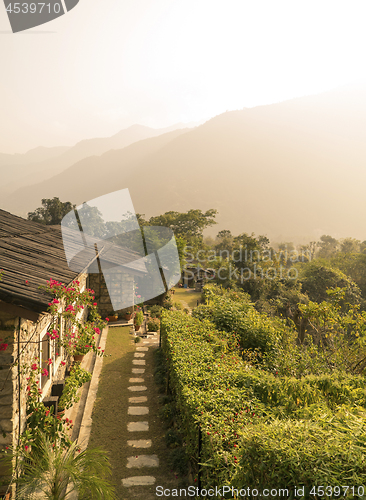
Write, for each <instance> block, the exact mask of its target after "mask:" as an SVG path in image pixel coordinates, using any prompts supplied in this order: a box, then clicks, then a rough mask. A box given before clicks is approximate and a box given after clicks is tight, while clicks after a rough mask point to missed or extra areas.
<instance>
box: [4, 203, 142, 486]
mask: <svg viewBox="0 0 366 500" xmlns="http://www.w3.org/2000/svg"><path fill="white" fill-rule="evenodd" d="M118 252H119V254H120V253H121V250H120V249H119V250H118V251H117V253H118ZM99 258H100V255H99V254H98V253H95V252H90V256H89V259H88V263H87V265H86V266H85V268H84V269H82V270H81V271H79V272H75V271H72V270H70V268H69V266H68V264H67V261H66V257H65V251H64V246H63V241H62V235H61V229H60V228H59V227H57V226H45V225H42V224H38V223H35V222H32V221H28V220H25V219H22V218H21V217H17V216H15V215H12V214H10V213H8V212H5V211H3V210H0V269H2V270H3V273H4V274H3V276H2V280H1V281H0V339H1V340H0V450H4V448H5V447H7V446H8V447H10V446H16V445H17V443H18V439H19V437H20V435H21V434H22V432H23V430H24V427H25V423H26V412H25V409H26V386H27V383H26V380H24V378H25V376H24V375H22V367H23V366H25V365H29V363H30V362H31V361H32V360H33V359H34V358H35V357H37V358H38V359H40V360H42V361H41V362H42V364H43V365H44V367H46V366H47V370H48V376H43V377H40V379H39V388H40V390H41V391H42V394H41V396H40V398H41V400H43V401H45V404H47V398H49V397H50V396H51V394H52V390H53V387H54V386H55V384H57V382H58V381H59V380H62V379H64V378H65V370H66V369H67V367H68V365H69V363H70V360H69V359H67V356H66V353H64V352H63V348H62V347H61V346H60V345H59V344H58V339H55V340H51V339H50V338H49V336H47V335H46V333H47V331H48V329H49V327H50V326H51V325H52V324H53V321H54V318H53V316H52V315H50V314H49V313H48V312H47V309H48V303H49V302H50V295H48V294H47V293H46V292H45V291H43V290H40V289H39V287H40V286H41V285H46V283H47V280H50V279H55V280H57V281H59V282H62V283H64V284H71V283H72V281H74V280H78V281H79V282H80V284H81V287H82V289H85V288H92V289H94V290H95V292H96V293H95V298H96V301H97V303H98V307H99V310H100V313H101V315H102V316H103V315H104V316H105V315H106V314H109V313H110V312H111V310H112V309H113V307H112V305H111V301H110V298H109V294H108V290H107V286H106V282H105V280H104V276H103V274H100V273H99V272H98V266H99V268H100V264H99V262H98V260H99ZM120 258H121V255H120ZM124 258H125V259H126V260H127V259H128V255H125V256H124ZM84 260H85V256H84ZM130 260H131V259H130ZM110 265H111V266H112V267H113V265H114V263H113V262H112V263H111V264H110ZM135 272H136V274H140V275H141V274H143V273H144V272H146V270H145V271H144V269H143V268H141V269H137V270H135ZM110 275H112V276H113V273H110ZM115 284H116V286H118V287H119V290H120V291H121V293H122V290H125V292H126V290H128V293H133V286H134V284H133V278H131V277H130V278H129V279H124V281H121V280H120V281H118V279H117V280H116V283H115ZM79 314H80V317H82V315H86V314H87V311H86V310H84V311H81V312H80V313H79ZM57 326H58V327H59V329H60V332H61V335H62V332H63V329H64V328H65V325H57ZM6 344H7V347H6ZM5 347H6V348H5ZM49 359H51V360H52V364H51V365H50V366H48V365H47V361H48V360H49ZM0 453H2V452H0ZM8 474H9V471H8V470H7V469H6V467H4V465H2V464H1V455H0V480H1V481H2V482H1V486H0V495H3V494H5V492H6V491H7V489H8V485H9V481H10V477H9V475H8Z"/></svg>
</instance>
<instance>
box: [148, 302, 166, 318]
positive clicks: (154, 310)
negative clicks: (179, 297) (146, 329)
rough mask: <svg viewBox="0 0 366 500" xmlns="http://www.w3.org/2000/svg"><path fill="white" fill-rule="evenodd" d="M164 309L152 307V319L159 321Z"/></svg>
mask: <svg viewBox="0 0 366 500" xmlns="http://www.w3.org/2000/svg"><path fill="white" fill-rule="evenodd" d="M162 309H163V308H162V307H161V306H158V305H154V306H151V307H150V308H149V311H150V316H151V317H152V318H158V319H160V317H161V311H162Z"/></svg>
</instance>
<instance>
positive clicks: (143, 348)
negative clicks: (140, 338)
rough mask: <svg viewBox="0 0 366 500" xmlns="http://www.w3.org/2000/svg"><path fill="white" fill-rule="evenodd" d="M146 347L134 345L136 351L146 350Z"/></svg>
mask: <svg viewBox="0 0 366 500" xmlns="http://www.w3.org/2000/svg"><path fill="white" fill-rule="evenodd" d="M148 350H149V348H148V347H136V351H148Z"/></svg>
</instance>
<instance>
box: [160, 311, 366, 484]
mask: <svg viewBox="0 0 366 500" xmlns="http://www.w3.org/2000/svg"><path fill="white" fill-rule="evenodd" d="M161 335H162V348H163V352H164V354H165V358H166V362H167V366H168V371H169V386H170V388H171V390H172V392H173V394H174V396H175V400H176V405H177V411H178V414H179V415H180V420H181V422H180V425H181V428H182V431H183V433H184V435H185V438H186V443H185V444H186V449H187V453H188V455H189V457H190V459H191V463H192V465H193V467H194V469H195V470H196V471H197V470H198V464H199V463H200V464H201V467H202V484H203V485H204V486H216V485H220V484H235V485H237V486H240V485H243V484H246V485H250V486H251V487H256V486H257V487H266V486H268V485H270V486H272V487H280V486H288V487H294V486H295V485H296V486H301V485H309V484H310V483H309V481H310V480H311V479H313V480H314V481H315V482H314V484H319V485H324V484H327V485H328V484H329V485H330V484H333V485H339V484H341V483H342V481H343V484H350V481H351V479H350V477H351V476H350V474H349V470H350V468H352V482H353V484H354V485H356V483H357V484H362V481H364V480H365V478H366V463H365V458H364V456H366V453H365V452H366V447H365V442H364V436H363V433H364V426H365V423H366V417H365V414H364V410H363V408H364V407H365V406H366V396H365V387H366V384H365V381H364V379H363V378H362V377H357V376H347V375H342V374H333V375H320V376H314V375H310V376H307V377H303V378H302V379H295V378H292V377H280V376H278V375H277V376H276V375H274V374H271V373H268V372H266V371H264V370H260V369H258V368H254V367H253V366H250V364H248V363H247V362H245V361H244V360H243V358H242V357H241V355H240V351H239V350H238V346H239V343H240V338H241V337H240V334H238V333H232V332H228V331H219V330H217V329H216V328H215V325H213V324H212V323H211V322H210V321H208V320H207V319H198V318H192V317H190V316H187V315H186V314H184V313H181V312H178V311H174V312H170V311H167V312H164V313H163V316H162V323H161ZM346 405H347V406H346ZM361 407H362V408H361ZM356 423H357V425H356ZM199 427H200V429H201V434H202V447H201V456H200V457H198V428H199ZM342 450H343V451H342ZM309 457H311V460H310V459H309ZM281 464H287V465H286V466H285V465H281ZM346 464H348V465H346ZM345 481H347V482H345Z"/></svg>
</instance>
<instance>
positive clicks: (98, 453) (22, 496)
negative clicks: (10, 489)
mask: <svg viewBox="0 0 366 500" xmlns="http://www.w3.org/2000/svg"><path fill="white" fill-rule="evenodd" d="M17 456H18V459H19V458H20V460H18V463H19V464H20V477H19V478H18V479H17V480H16V483H17V499H19V500H32V499H35V498H37V499H42V500H66V499H67V498H69V496H70V495H71V493H72V492H73V491H77V492H78V496H79V499H80V500H82V499H85V500H86V499H87V500H115V499H116V495H115V490H114V487H113V486H112V484H111V483H110V482H109V480H108V477H109V476H110V474H111V466H110V464H109V460H108V457H107V454H106V453H105V452H104V451H103V450H101V449H99V448H95V449H91V450H88V449H86V450H85V451H80V449H79V445H78V444H76V443H75V442H74V443H72V444H71V445H70V446H69V447H68V448H66V449H65V448H63V447H62V446H61V445H60V443H57V442H56V443H54V442H52V441H50V440H49V439H47V438H46V437H45V436H44V435H40V436H39V439H37V440H36V443H35V444H34V445H32V448H31V451H29V452H28V451H22V452H21V453H17Z"/></svg>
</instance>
